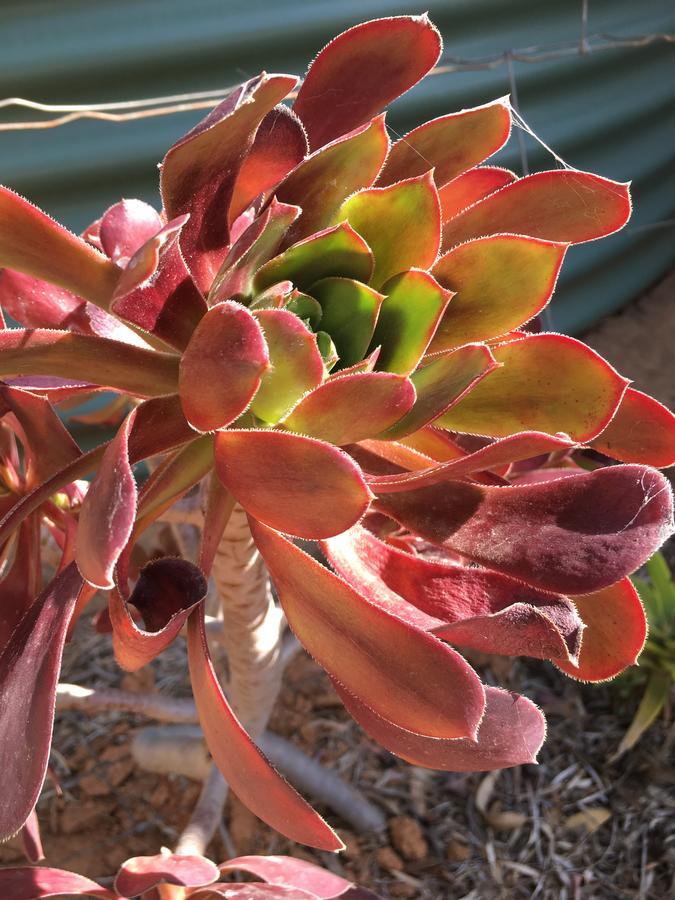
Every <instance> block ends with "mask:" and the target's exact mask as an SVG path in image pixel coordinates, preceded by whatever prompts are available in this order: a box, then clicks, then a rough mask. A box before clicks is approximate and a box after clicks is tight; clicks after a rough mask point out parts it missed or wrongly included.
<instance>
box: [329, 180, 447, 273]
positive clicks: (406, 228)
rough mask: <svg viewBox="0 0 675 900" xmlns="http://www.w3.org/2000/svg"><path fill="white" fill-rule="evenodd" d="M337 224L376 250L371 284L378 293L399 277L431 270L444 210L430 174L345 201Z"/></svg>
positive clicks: (358, 194) (359, 193)
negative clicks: (347, 227) (410, 271)
mask: <svg viewBox="0 0 675 900" xmlns="http://www.w3.org/2000/svg"><path fill="white" fill-rule="evenodd" d="M335 219H336V220H337V221H338V222H339V221H342V220H343V219H347V221H348V222H349V224H350V225H351V226H352V227H353V228H355V229H356V231H357V232H358V233H359V234H360V235H361V236H362V237H363V238H364V239H365V240H366V241H367V243H368V246H369V247H370V248H371V250H372V251H373V255H374V256H375V271H374V272H373V276H372V278H371V280H370V283H371V285H372V286H373V287H374V288H376V289H377V290H379V289H380V288H381V287H382V285H383V284H384V282H385V281H388V280H389V279H390V278H392V277H393V276H394V275H398V274H399V273H400V272H405V271H407V270H408V269H428V268H429V267H430V266H431V265H432V264H433V262H434V260H435V259H436V256H437V254H438V247H439V244H440V228H441V209H440V204H439V202H438V193H437V191H436V187H435V185H434V180H433V178H432V176H431V174H426V175H420V176H419V177H417V178H410V179H408V180H407V181H400V182H399V183H398V184H394V185H391V186H390V187H384V188H368V189H366V190H363V191H359V192H358V193H357V194H354V195H353V196H352V197H349V199H347V200H345V202H344V203H343V204H342V206H341V207H340V209H339V210H338V212H337V213H336V216H335ZM411 223H414V226H413V225H412V224H411ZM335 274H339V273H335ZM341 274H345V273H341ZM360 280H362V281H363V280H365V279H360Z"/></svg>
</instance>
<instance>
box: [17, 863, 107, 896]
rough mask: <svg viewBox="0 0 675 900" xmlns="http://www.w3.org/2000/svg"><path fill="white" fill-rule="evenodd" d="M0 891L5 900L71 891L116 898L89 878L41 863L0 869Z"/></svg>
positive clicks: (79, 893)
mask: <svg viewBox="0 0 675 900" xmlns="http://www.w3.org/2000/svg"><path fill="white" fill-rule="evenodd" d="M0 894H1V895H2V896H3V897H6V898H7V900H10V898H11V900H40V898H42V897H64V896H68V897H69V896H71V895H73V894H75V895H77V896H85V897H99V898H101V900H119V898H118V895H117V894H113V892H112V891H108V890H106V888H102V887H101V886H100V884H96V882H95V881H91V879H89V878H85V877H84V876H82V875H76V874H75V873H74V872H64V871H63V870H62V869H48V868H47V867H43V866H20V867H18V868H12V869H0Z"/></svg>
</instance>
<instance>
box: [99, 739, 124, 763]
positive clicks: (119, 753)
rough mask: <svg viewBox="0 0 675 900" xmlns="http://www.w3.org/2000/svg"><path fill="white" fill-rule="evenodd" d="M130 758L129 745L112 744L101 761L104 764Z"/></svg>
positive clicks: (101, 756)
mask: <svg viewBox="0 0 675 900" xmlns="http://www.w3.org/2000/svg"><path fill="white" fill-rule="evenodd" d="M125 756H129V744H128V743H124V744H111V745H110V746H109V747H106V748H105V750H104V751H103V752H102V753H101V755H100V757H99V759H101V761H102V762H117V760H118V759H124V757H125Z"/></svg>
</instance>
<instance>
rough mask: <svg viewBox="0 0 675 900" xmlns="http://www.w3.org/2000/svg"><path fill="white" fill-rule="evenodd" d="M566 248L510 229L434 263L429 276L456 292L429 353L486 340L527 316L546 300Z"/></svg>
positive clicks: (481, 239)
mask: <svg viewBox="0 0 675 900" xmlns="http://www.w3.org/2000/svg"><path fill="white" fill-rule="evenodd" d="M566 250H567V245H566V244H553V243H550V242H548V241H540V240H537V239H535V238H525V237H520V236H518V235H514V234H499V235H493V236H492V237H487V238H480V239H479V240H475V241H469V242H468V243H466V244H460V245H459V247H455V249H454V250H450V252H449V253H446V254H445V255H444V256H442V257H441V258H440V259H439V260H438V262H437V263H436V264H435V265H434V267H433V275H434V277H435V278H436V279H437V280H438V282H439V283H440V284H441V285H443V287H445V288H448V289H449V290H451V291H453V292H454V293H455V296H454V297H453V298H452V302H451V303H450V304H449V305H448V308H447V309H446V311H445V314H444V316H443V318H442V320H441V323H440V325H439V326H438V329H437V331H436V333H435V335H434V338H433V341H432V343H431V347H430V348H429V349H430V352H431V353H433V352H437V351H439V350H448V349H450V348H452V347H461V346H462V344H468V343H471V342H472V341H484V340H488V339H490V338H494V337H497V336H499V335H502V334H505V333H506V332H507V331H510V330H511V329H513V328H518V327H519V326H520V325H523V324H524V323H525V322H527V321H529V320H530V319H531V318H532V317H533V316H535V315H536V314H537V313H538V312H540V311H541V310H542V309H543V308H544V306H546V304H547V303H548V301H549V300H550V298H551V295H552V294H553V291H554V289H555V284H556V280H557V278H558V273H559V271H560V267H561V266H562V262H563V259H564V257H565V251H566Z"/></svg>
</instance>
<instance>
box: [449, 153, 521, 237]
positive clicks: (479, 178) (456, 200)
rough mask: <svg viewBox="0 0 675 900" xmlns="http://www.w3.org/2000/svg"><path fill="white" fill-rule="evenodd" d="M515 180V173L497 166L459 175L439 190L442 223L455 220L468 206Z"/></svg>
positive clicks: (470, 170) (481, 167) (472, 170)
mask: <svg viewBox="0 0 675 900" xmlns="http://www.w3.org/2000/svg"><path fill="white" fill-rule="evenodd" d="M515 180H516V176H515V175H514V174H513V172H511V171H509V170H508V169H500V168H498V167H497V166H480V167H479V168H476V169H469V171H468V172H464V174H463V175H458V176H457V178H453V179H452V181H449V182H448V183H447V184H444V185H443V187H441V188H439V189H438V197H439V200H440V201H441V222H443V223H444V224H445V222H447V221H448V220H449V219H454V217H455V216H457V215H459V213H461V212H462V210H464V209H466V208H467V207H468V206H471V205H472V204H474V203H477V202H478V201H479V200H482V199H483V198H484V197H488V196H489V195H490V194H494V192H495V191H498V190H499V188H503V187H505V186H506V185H507V184H510V183H511V182H512V181H515Z"/></svg>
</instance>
